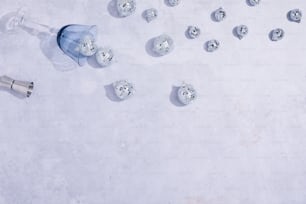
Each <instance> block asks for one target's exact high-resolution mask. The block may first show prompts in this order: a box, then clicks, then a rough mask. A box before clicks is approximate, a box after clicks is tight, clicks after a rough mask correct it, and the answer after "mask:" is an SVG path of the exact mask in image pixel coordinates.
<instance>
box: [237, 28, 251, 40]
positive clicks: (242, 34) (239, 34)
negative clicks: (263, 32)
mask: <svg viewBox="0 0 306 204" xmlns="http://www.w3.org/2000/svg"><path fill="white" fill-rule="evenodd" d="M235 31H236V34H237V37H238V38H239V39H240V40H241V39H242V38H244V37H245V36H246V35H247V34H248V33H249V29H248V27H247V26H246V25H240V26H237V27H236V29H235Z"/></svg>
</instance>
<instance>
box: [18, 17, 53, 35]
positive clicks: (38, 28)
mask: <svg viewBox="0 0 306 204" xmlns="http://www.w3.org/2000/svg"><path fill="white" fill-rule="evenodd" d="M21 27H22V28H27V29H31V30H33V31H35V32H37V33H57V32H58V30H57V29H55V28H51V27H49V26H47V25H44V24H40V23H36V22H34V21H32V20H29V19H26V18H23V19H22V23H21Z"/></svg>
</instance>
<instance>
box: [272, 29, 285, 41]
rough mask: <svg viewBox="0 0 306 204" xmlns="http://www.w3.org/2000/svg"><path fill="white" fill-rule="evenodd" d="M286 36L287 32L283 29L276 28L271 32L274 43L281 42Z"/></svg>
mask: <svg viewBox="0 0 306 204" xmlns="http://www.w3.org/2000/svg"><path fill="white" fill-rule="evenodd" d="M284 36H285V31H284V30H283V29H281V28H276V29H274V30H272V31H271V33H270V38H271V40H272V41H279V40H281V39H283V38H284Z"/></svg>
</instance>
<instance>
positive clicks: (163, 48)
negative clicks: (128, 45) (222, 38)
mask: <svg viewBox="0 0 306 204" xmlns="http://www.w3.org/2000/svg"><path fill="white" fill-rule="evenodd" d="M260 2H261V0H248V1H247V3H248V4H249V6H258V5H259V4H260ZM166 3H167V5H168V6H170V7H174V6H177V5H179V4H180V3H181V0H167V1H166ZM135 10H136V2H135V0H117V11H118V14H119V16H121V17H127V16H129V15H131V14H133V13H134V12H135ZM287 16H288V20H289V21H292V22H296V23H300V22H301V19H302V11H301V10H299V9H293V10H291V11H289V12H288V14H287ZM143 17H144V19H145V20H146V21H147V22H148V23H150V22H151V21H153V20H154V19H156V18H157V17H158V11H157V9H155V8H150V9H147V10H145V11H144V12H143ZM211 17H212V20H213V21H215V22H221V21H224V20H225V19H226V18H227V13H226V11H225V9H223V8H222V7H220V8H218V9H216V10H215V11H213V12H212V14H211ZM248 33H249V28H248V26H247V25H244V24H241V25H238V26H236V27H235V28H234V35H235V36H236V37H237V38H238V39H240V40H242V39H243V38H245V37H246V36H247V35H248ZM200 35H201V29H200V28H199V27H198V26H194V25H191V26H189V27H188V28H187V30H186V36H187V38H189V39H196V38H198V37H199V36H200ZM284 35H285V31H284V30H283V29H281V28H276V29H273V30H272V31H271V32H270V33H269V37H270V39H271V41H279V40H281V39H283V37H284ZM219 47H220V42H219V41H218V40H216V39H211V40H208V41H207V42H206V43H205V50H206V51H207V52H215V51H216V50H218V49H219ZM151 49H152V51H153V52H154V53H155V54H156V55H157V56H164V55H167V54H169V53H170V52H171V51H172V50H173V49H174V41H173V39H172V38H171V37H170V36H169V35H167V34H162V35H160V36H157V37H155V38H154V39H153V43H152V47H151ZM100 52H102V53H103V54H100V55H102V56H104V58H102V59H100V61H101V62H102V64H103V62H105V60H106V61H107V59H109V58H111V57H112V56H113V55H112V52H111V50H105V49H104V50H103V51H100ZM113 88H114V91H115V93H116V95H117V97H118V98H119V99H120V100H125V99H128V98H130V97H131V96H132V95H134V93H135V89H134V86H133V84H131V83H130V82H128V81H127V80H121V81H117V82H115V83H114V84H113ZM196 98H197V92H196V90H195V89H194V88H193V86H192V85H190V84H185V83H184V84H183V85H181V86H180V87H179V88H178V91H177V99H178V101H179V102H180V103H181V104H183V105H188V104H191V103H192V102H193V101H195V100H196Z"/></svg>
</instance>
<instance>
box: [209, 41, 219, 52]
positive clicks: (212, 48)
mask: <svg viewBox="0 0 306 204" xmlns="http://www.w3.org/2000/svg"><path fill="white" fill-rule="evenodd" d="M219 46H220V42H219V41H218V40H210V41H207V42H206V50H207V52H214V51H216V50H217V49H219Z"/></svg>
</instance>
